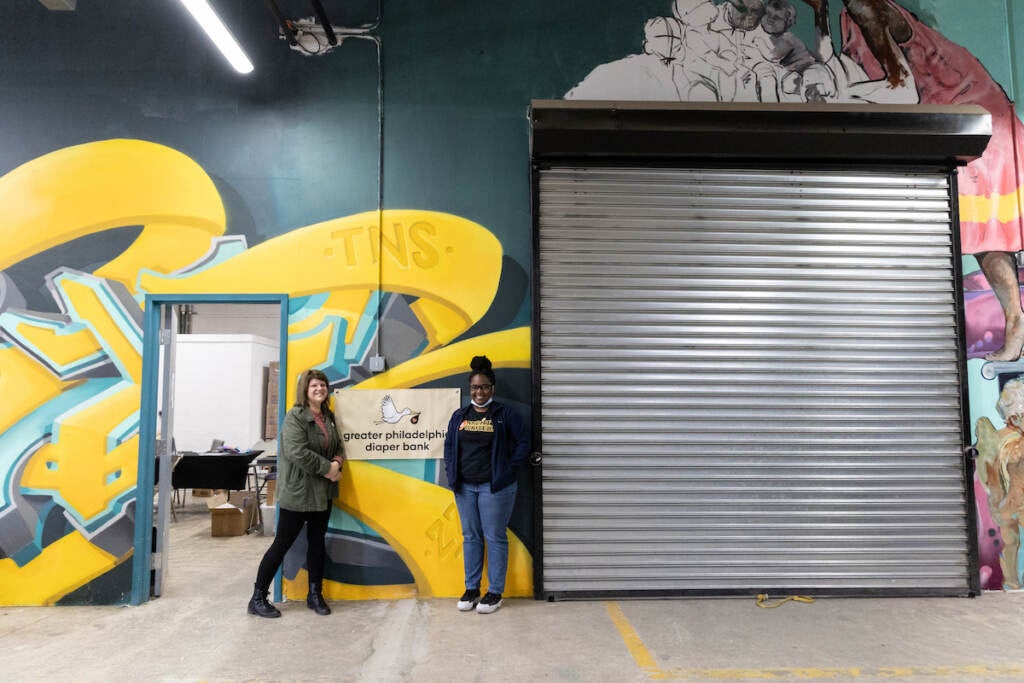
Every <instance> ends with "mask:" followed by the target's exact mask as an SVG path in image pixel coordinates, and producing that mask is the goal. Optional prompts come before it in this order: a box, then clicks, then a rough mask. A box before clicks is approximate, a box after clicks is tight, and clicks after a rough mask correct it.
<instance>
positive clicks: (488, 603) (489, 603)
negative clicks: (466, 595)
mask: <svg viewBox="0 0 1024 683" xmlns="http://www.w3.org/2000/svg"><path fill="white" fill-rule="evenodd" d="M499 607H501V595H500V594H499V593H492V592H490V591H487V594H486V595H484V597H483V598H482V599H481V600H480V604H478V605H477V606H476V613H477V614H490V613H491V612H497V611H498V608H499Z"/></svg>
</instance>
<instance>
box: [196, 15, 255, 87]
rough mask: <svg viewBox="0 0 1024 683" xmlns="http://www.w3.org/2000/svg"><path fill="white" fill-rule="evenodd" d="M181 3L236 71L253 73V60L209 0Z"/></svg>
mask: <svg viewBox="0 0 1024 683" xmlns="http://www.w3.org/2000/svg"><path fill="white" fill-rule="evenodd" d="M181 4H183V5H184V6H185V9H187V10H188V11H189V12H190V13H191V14H192V16H193V17H194V18H195V20H196V21H197V22H199V26H200V27H202V29H203V30H204V31H206V35H208V36H210V40H212V41H213V44H214V45H216V46H217V49H218V50H220V51H221V54H223V55H224V57H225V58H226V59H227V60H228V62H230V63H231V66H233V67H234V68H235V71H237V72H238V73H240V74H247V73H252V70H253V66H252V62H250V61H249V58H248V57H247V56H246V55H245V52H244V51H243V50H242V47H241V46H240V45H239V44H238V41H236V40H235V37H234V36H233V35H231V31H229V30H228V27H227V26H225V25H224V22H223V21H221V20H220V17H218V16H217V13H216V12H214V11H213V8H212V7H210V3H209V2H208V1H207V0H181Z"/></svg>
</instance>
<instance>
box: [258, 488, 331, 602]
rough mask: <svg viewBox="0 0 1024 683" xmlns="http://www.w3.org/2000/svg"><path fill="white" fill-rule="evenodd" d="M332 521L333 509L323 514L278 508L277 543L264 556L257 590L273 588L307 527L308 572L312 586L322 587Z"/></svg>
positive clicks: (275, 540) (275, 538)
mask: <svg viewBox="0 0 1024 683" xmlns="http://www.w3.org/2000/svg"><path fill="white" fill-rule="evenodd" d="M330 519H331V508H330V507H328V508H327V509H326V510H323V511H320V512H295V511H294V510H286V509H284V508H278V510H277V534H276V535H275V536H274V542H273V543H271V544H270V547H269V548H267V552H266V553H264V555H263V560H262V561H260V568H259V570H258V571H257V572H256V588H258V589H260V590H262V591H266V590H267V589H269V588H270V582H271V581H273V580H274V574H276V573H277V570H278V568H279V567H280V566H281V563H282V562H283V561H284V556H285V553H287V552H288V549H289V548H291V547H292V543H294V542H295V539H296V538H298V537H299V532H300V531H302V525H303V524H305V525H306V571H308V572H309V582H310V583H322V582H323V580H324V560H325V558H326V557H327V548H326V544H325V543H324V537H325V536H326V535H327V524H328V522H329V521H330Z"/></svg>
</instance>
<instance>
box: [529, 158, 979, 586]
mask: <svg viewBox="0 0 1024 683" xmlns="http://www.w3.org/2000/svg"><path fill="white" fill-rule="evenodd" d="M538 188H539V200H538V201H539V213H538V256H537V258H538V261H537V263H538V277H539V306H540V313H539V332H540V333H539V359H538V362H539V365H540V370H539V373H540V379H541V386H540V394H541V396H540V434H541V446H542V448H543V456H544V460H543V469H542V475H541V482H542V484H541V486H542V491H541V493H542V495H541V499H542V510H541V514H542V523H541V531H542V538H541V543H542V560H541V561H542V570H541V577H542V581H541V583H542V587H541V589H540V592H541V593H542V594H543V595H546V596H548V597H573V596H580V597H582V596H587V595H597V594H620V595H628V594H639V595H642V594H645V593H650V594H662V595H665V594H669V595H670V594H686V593H694V594H753V593H760V592H781V593H791V592H809V593H813V594H819V595H821V594H847V595H848V594H901V595H912V594H919V595H923V594H938V595H964V594H967V593H969V586H970V580H969V573H970V572H969V566H970V564H971V563H970V561H969V545H970V544H969V531H968V520H969V516H968V506H967V497H966V491H965V473H964V462H963V454H962V448H963V443H964V438H963V434H962V431H963V426H962V419H963V418H962V411H961V386H960V376H961V375H960V373H961V364H960V360H959V358H960V352H959V340H958V313H957V310H958V307H957V305H956V301H955V297H956V296H957V295H956V290H955V289H954V284H955V278H954V264H953V255H954V245H953V234H952V231H953V226H954V225H955V222H954V221H953V219H952V206H953V205H952V200H951V190H950V183H949V178H948V176H947V173H946V172H945V171H942V170H939V171H934V172H931V171H927V170H925V171H912V170H895V171H894V170H888V171H886V170H852V171H851V170H845V171H835V170H815V169H810V168H808V169H805V170H764V169H747V170H744V169H692V168H623V167H603V168H602V167H585V168H581V167H568V166H566V167H557V166H556V167H549V168H544V169H541V170H540V171H539V178H538Z"/></svg>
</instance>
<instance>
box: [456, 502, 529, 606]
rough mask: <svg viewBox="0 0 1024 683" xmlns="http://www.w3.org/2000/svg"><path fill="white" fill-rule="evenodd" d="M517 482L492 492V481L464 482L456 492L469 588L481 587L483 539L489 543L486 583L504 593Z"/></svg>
mask: <svg viewBox="0 0 1024 683" xmlns="http://www.w3.org/2000/svg"><path fill="white" fill-rule="evenodd" d="M517 488H518V485H517V484H516V483H512V484H511V485H510V486H507V487H505V488H503V489H502V490H500V491H498V492H497V493H491V485H490V483H484V484H466V483H463V484H462V485H461V486H460V487H459V490H458V492H457V493H456V494H455V506H456V507H457V508H458V509H459V519H460V520H461V521H462V559H463V562H464V563H465V567H466V588H467V589H474V588H480V577H481V575H482V574H483V570H484V542H485V541H486V542H487V583H488V587H487V590H489V591H490V592H492V593H498V594H501V593H504V592H505V573H506V571H507V570H508V536H507V533H508V532H507V529H508V520H509V519H510V518H511V517H512V506H513V505H515V502H516V489H517Z"/></svg>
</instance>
